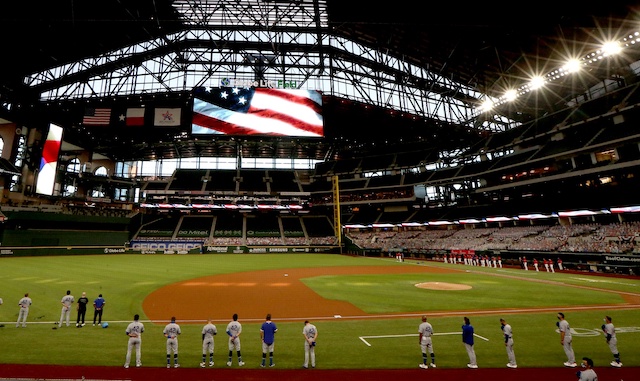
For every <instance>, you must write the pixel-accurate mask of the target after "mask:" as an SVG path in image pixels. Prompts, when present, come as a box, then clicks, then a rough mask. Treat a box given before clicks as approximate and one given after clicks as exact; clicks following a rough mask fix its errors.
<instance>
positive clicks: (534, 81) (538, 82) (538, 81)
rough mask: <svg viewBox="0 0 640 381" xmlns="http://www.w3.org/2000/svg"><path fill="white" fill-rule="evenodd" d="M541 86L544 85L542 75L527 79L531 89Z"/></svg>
mask: <svg viewBox="0 0 640 381" xmlns="http://www.w3.org/2000/svg"><path fill="white" fill-rule="evenodd" d="M542 86H544V78H542V77H533V78H531V81H529V87H531V89H532V90H535V89H539V88H541V87H542Z"/></svg>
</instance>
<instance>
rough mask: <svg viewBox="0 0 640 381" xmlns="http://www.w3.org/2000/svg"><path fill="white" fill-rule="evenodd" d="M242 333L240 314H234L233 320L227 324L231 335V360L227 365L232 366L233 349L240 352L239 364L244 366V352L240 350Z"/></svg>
mask: <svg viewBox="0 0 640 381" xmlns="http://www.w3.org/2000/svg"><path fill="white" fill-rule="evenodd" d="M241 333H242V324H240V323H239V322H238V314H233V320H232V321H230V322H229V324H227V335H229V360H227V366H231V364H232V362H231V360H232V359H233V351H234V350H235V351H236V352H237V353H238V366H243V365H244V361H242V354H241V352H240V334H241Z"/></svg>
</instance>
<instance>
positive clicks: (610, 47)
mask: <svg viewBox="0 0 640 381" xmlns="http://www.w3.org/2000/svg"><path fill="white" fill-rule="evenodd" d="M620 51H622V46H620V44H619V43H618V42H617V41H611V42H607V43H605V44H604V45H603V46H602V55H604V56H610V55H614V54H618V53H620Z"/></svg>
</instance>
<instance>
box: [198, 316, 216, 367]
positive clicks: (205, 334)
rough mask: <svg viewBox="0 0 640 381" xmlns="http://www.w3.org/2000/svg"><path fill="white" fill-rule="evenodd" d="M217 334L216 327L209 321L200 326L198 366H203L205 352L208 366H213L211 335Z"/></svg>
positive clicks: (213, 348) (212, 341) (213, 346)
mask: <svg viewBox="0 0 640 381" xmlns="http://www.w3.org/2000/svg"><path fill="white" fill-rule="evenodd" d="M217 334H218V328H216V326H215V325H214V324H213V323H211V321H209V322H208V323H207V324H205V326H204V327H202V363H200V366H201V367H203V368H204V366H205V363H206V361H207V353H208V354H209V366H213V352H214V350H215V344H214V340H213V336H215V335H217Z"/></svg>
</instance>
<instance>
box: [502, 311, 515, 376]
mask: <svg viewBox="0 0 640 381" xmlns="http://www.w3.org/2000/svg"><path fill="white" fill-rule="evenodd" d="M500 329H502V333H503V334H504V346H505V347H506V348H507V358H509V362H508V363H507V367H509V368H513V369H515V368H517V367H518V364H516V354H515V352H514V351H513V330H512V329H511V324H509V323H507V322H506V321H505V320H504V319H500Z"/></svg>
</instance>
